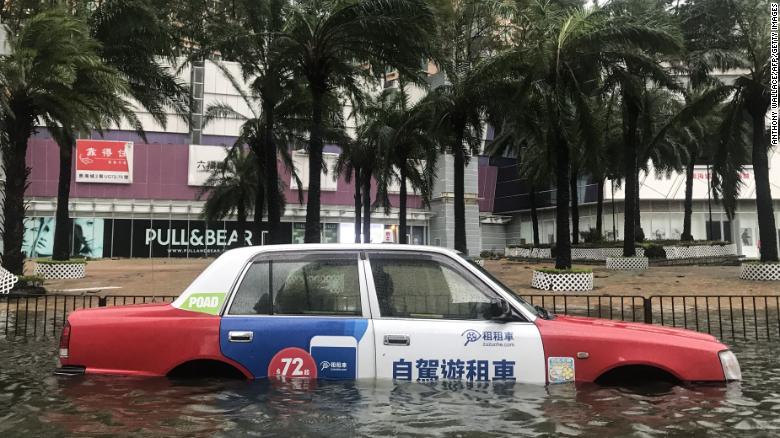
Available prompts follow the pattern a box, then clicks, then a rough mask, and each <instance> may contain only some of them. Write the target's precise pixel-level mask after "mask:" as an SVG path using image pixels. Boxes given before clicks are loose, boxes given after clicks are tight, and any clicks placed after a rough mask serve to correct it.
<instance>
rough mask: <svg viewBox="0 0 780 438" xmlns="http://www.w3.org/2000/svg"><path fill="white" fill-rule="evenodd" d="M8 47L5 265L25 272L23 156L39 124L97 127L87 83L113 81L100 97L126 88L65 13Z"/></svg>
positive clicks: (47, 16) (40, 21)
mask: <svg viewBox="0 0 780 438" xmlns="http://www.w3.org/2000/svg"><path fill="white" fill-rule="evenodd" d="M9 44H10V48H11V53H10V54H8V55H3V56H2V57H1V59H0V88H1V89H2V93H0V95H1V96H2V97H0V101H1V102H2V115H1V116H0V117H2V119H1V120H0V124H1V126H0V129H2V134H3V137H2V139H0V141H1V142H2V150H3V170H4V171H5V175H6V184H5V199H4V202H3V216H4V229H3V242H4V250H5V253H4V257H3V264H4V265H5V266H6V267H7V268H8V269H9V270H10V271H11V272H13V273H15V274H21V273H22V270H23V261H24V255H23V253H22V250H21V249H22V241H23V237H24V226H23V220H24V191H25V188H26V186H27V175H28V168H27V165H26V160H25V155H26V152H27V142H28V140H29V138H30V136H31V135H32V134H33V132H34V131H35V126H36V121H37V120H42V121H43V122H44V123H45V124H46V125H47V126H48V127H51V128H52V130H53V131H54V132H57V129H58V127H60V126H74V127H76V128H80V129H89V128H91V127H93V126H96V125H97V126H99V125H100V124H101V121H102V120H104V119H103V115H101V117H100V118H95V116H97V115H98V114H96V113H98V112H100V111H102V110H103V109H104V108H102V107H96V106H94V105H95V104H96V102H95V96H94V95H91V94H84V92H85V86H86V85H85V84H89V83H91V82H95V81H110V83H106V84H103V85H104V86H105V87H104V88H103V89H101V90H100V91H101V93H100V95H101V96H105V93H103V91H105V90H106V89H114V90H116V91H117V93H116V94H115V95H122V94H124V92H126V89H127V86H126V85H125V83H124V81H122V80H121V79H120V78H118V77H117V75H116V73H115V72H114V71H113V70H112V69H111V68H109V67H107V66H105V65H104V64H103V62H102V60H101V58H100V57H99V56H98V53H97V49H98V45H97V44H96V43H95V41H94V40H93V39H92V38H91V37H90V36H89V31H88V29H87V27H86V26H85V25H84V23H82V22H81V21H78V20H76V19H74V18H72V17H71V16H69V15H68V14H65V13H63V12H60V11H56V10H55V11H49V12H44V13H40V14H38V15H35V16H34V17H32V18H30V19H28V20H25V21H24V22H23V23H22V24H21V25H20V27H19V29H18V32H16V33H12V34H11V35H9ZM86 91H89V90H86ZM115 103H118V102H116V101H115ZM120 112H123V113H125V114H127V115H129V114H128V112H125V111H120ZM115 114H116V112H113V113H110V114H109V116H112V115H115Z"/></svg>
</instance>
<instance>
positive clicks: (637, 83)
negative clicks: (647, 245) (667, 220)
mask: <svg viewBox="0 0 780 438" xmlns="http://www.w3.org/2000/svg"><path fill="white" fill-rule="evenodd" d="M605 10H606V11H608V12H609V13H610V14H612V16H613V17H614V18H615V19H616V20H617V21H618V22H623V21H629V22H631V21H633V22H641V23H643V26H644V27H645V29H647V30H648V33H647V34H646V38H645V40H644V41H641V42H638V43H641V45H639V46H638V47H637V50H636V51H633V52H626V53H624V54H622V55H621V56H620V57H613V56H610V55H608V61H609V64H608V65H606V66H605V67H606V69H605V70H606V77H605V79H604V83H605V85H604V88H605V89H608V90H611V89H615V90H617V92H618V93H619V95H620V106H621V108H622V113H623V117H622V118H623V146H624V147H623V176H624V177H625V200H624V221H623V256H624V257H630V256H634V255H636V247H635V242H636V241H637V240H641V239H643V238H644V236H643V235H642V234H641V233H639V232H637V231H641V227H638V225H639V214H638V209H639V179H638V178H639V166H640V164H641V165H643V166H644V165H645V163H646V162H642V161H641V160H642V157H641V156H639V154H638V150H637V144H638V142H639V141H640V138H639V133H640V129H641V127H640V125H639V119H640V116H641V115H642V110H643V104H644V103H645V99H646V97H647V96H646V90H647V87H648V83H649V82H651V83H654V84H657V85H659V86H662V87H666V88H669V89H673V90H678V89H679V88H680V86H679V84H677V82H676V81H675V79H674V78H673V77H672V75H671V73H670V72H669V71H668V70H667V69H666V68H664V67H663V66H662V65H661V61H662V58H661V57H662V56H667V57H668V56H671V55H675V54H678V53H679V52H680V51H681V50H682V40H681V37H680V35H679V29H677V28H676V27H675V26H673V25H672V21H671V19H670V16H669V14H668V12H666V11H665V10H664V9H663V8H662V6H661V5H660V4H655V3H649V2H643V1H641V0H627V1H622V2H614V3H611V4H609V5H608V6H607V7H606V8H605ZM609 58H612V59H609ZM666 59H668V58H666Z"/></svg>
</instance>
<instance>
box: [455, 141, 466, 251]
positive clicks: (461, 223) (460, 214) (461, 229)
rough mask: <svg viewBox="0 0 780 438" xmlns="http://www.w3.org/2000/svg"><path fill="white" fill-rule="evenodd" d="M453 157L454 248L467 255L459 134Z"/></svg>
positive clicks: (463, 155)
mask: <svg viewBox="0 0 780 438" xmlns="http://www.w3.org/2000/svg"><path fill="white" fill-rule="evenodd" d="M452 152H453V158H454V166H453V167H454V168H453V174H454V175H453V182H454V185H455V187H454V192H455V200H454V202H455V249H456V250H457V251H460V252H461V253H463V254H464V255H468V248H467V243H466V199H465V191H466V188H465V186H464V184H465V180H466V175H465V173H466V169H465V166H466V157H465V151H464V150H463V140H462V138H461V136H460V135H458V136H457V139H456V140H455V143H454V144H453V145H452Z"/></svg>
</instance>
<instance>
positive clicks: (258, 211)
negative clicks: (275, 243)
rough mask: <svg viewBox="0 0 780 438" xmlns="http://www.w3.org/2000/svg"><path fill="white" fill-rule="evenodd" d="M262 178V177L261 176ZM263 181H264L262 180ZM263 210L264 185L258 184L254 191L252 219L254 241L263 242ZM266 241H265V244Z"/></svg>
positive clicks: (260, 243) (258, 243)
mask: <svg viewBox="0 0 780 438" xmlns="http://www.w3.org/2000/svg"><path fill="white" fill-rule="evenodd" d="M261 179H262V178H261ZM263 182H264V181H263ZM264 212H265V186H264V185H262V184H261V185H259V186H258V187H257V192H256V193H255V217H254V219H253V225H254V226H253V228H254V230H255V239H254V243H255V244H257V245H262V244H263V213H264ZM267 243H268V242H266V244H267Z"/></svg>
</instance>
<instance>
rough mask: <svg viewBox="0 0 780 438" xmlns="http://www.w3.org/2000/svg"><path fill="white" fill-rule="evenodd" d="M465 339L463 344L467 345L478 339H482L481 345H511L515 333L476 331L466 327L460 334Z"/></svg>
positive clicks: (512, 344)
mask: <svg viewBox="0 0 780 438" xmlns="http://www.w3.org/2000/svg"><path fill="white" fill-rule="evenodd" d="M460 335H461V336H462V337H463V339H464V340H465V341H466V342H465V343H464V344H463V345H464V346H467V345H469V344H472V343H474V342H477V341H479V340H482V344H481V345H482V346H483V347H512V346H514V345H515V344H514V340H515V335H514V333H512V332H507V331H495V330H483V331H477V330H474V329H468V330H466V331H464V332H463V333H461V334H460Z"/></svg>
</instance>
